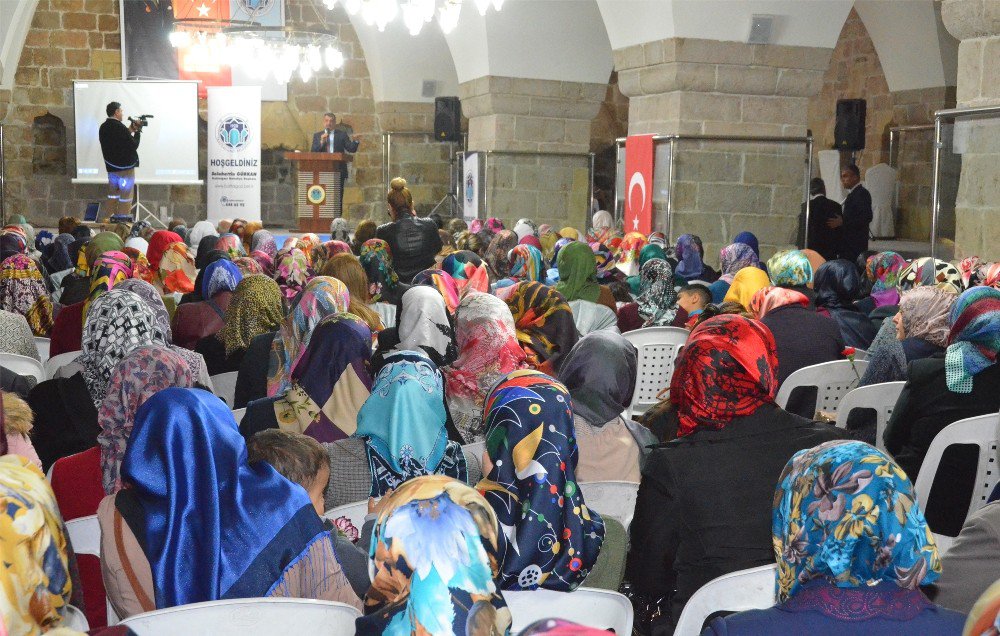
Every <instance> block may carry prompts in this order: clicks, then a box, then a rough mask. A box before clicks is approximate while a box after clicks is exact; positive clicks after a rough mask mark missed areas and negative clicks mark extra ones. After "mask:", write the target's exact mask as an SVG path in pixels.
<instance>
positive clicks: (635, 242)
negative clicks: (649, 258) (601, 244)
mask: <svg viewBox="0 0 1000 636" xmlns="http://www.w3.org/2000/svg"><path fill="white" fill-rule="evenodd" d="M644 247H646V237H645V235H643V234H642V233H641V232H629V233H628V234H626V235H625V238H624V239H623V240H622V244H621V245H620V246H619V247H618V264H617V265H615V267H617V268H618V271H620V272H621V273H622V274H625V275H626V276H638V275H639V254H640V253H641V252H642V248H644Z"/></svg>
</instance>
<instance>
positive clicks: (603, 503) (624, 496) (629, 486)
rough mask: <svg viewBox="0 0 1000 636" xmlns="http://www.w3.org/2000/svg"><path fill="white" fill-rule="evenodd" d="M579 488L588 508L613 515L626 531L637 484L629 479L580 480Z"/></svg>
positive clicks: (633, 511) (637, 492) (633, 507)
mask: <svg viewBox="0 0 1000 636" xmlns="http://www.w3.org/2000/svg"><path fill="white" fill-rule="evenodd" d="M580 490H581V492H583V500H584V501H586V502H587V507H588V508H590V509H591V510H596V511H597V512H598V513H599V514H601V515H607V516H609V517H614V518H615V519H617V520H618V521H620V522H621V524H622V525H623V526H625V531H626V532H627V531H628V527H629V525H631V523H632V517H633V516H634V515H635V498H636V495H638V494H639V484H634V483H632V482H630V481H584V482H580Z"/></svg>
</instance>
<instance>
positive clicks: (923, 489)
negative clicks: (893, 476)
mask: <svg viewBox="0 0 1000 636" xmlns="http://www.w3.org/2000/svg"><path fill="white" fill-rule="evenodd" d="M952 444H975V445H976V446H978V447H979V461H978V462H977V465H976V481H975V482H974V483H975V488H974V489H973V491H972V498H971V501H969V508H968V512H967V513H966V515H968V514H971V513H973V512H975V511H977V510H979V509H980V508H982V507H983V506H985V505H986V500H987V499H989V496H990V493H991V492H992V491H993V488H994V487H996V485H997V481H998V477H1000V473H998V467H997V447H998V445H1000V414H998V413H988V414H987V415H980V416H978V417H969V418H966V419H964V420H959V421H957V422H953V423H951V424H949V425H948V426H946V427H944V429H942V430H941V432H939V433H938V434H937V435H935V436H934V441H932V442H931V445H930V448H928V449H927V454H926V455H924V461H923V463H921V464H920V472H919V473H918V474H917V480H916V482H915V483H914V484H913V489H914V490H915V491H916V493H917V501H919V502H920V507H921V508H922V509H924V510H926V509H927V502H928V501H929V499H930V494H931V486H932V485H933V484H934V476H935V475H936V473H937V471H938V466H939V465H940V464H941V456H942V455H943V454H944V451H945V449H946V448H948V447H949V446H951V445H952ZM947 494H948V496H953V495H954V493H951V492H949V493H947ZM931 530H932V531H933V530H934V528H931ZM934 536H935V537H943V538H945V540H944V541H940V542H939V545H938V548H939V549H940V550H941V551H942V552H943V551H944V550H946V549H947V548H948V547H949V545H950V544H951V541H950V540H947V535H942V534H938V533H935V534H934Z"/></svg>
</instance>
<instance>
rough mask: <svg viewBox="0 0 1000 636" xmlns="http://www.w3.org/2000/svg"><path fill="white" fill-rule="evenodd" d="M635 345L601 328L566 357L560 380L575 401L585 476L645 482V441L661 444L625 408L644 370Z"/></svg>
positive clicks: (579, 473)
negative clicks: (641, 474) (642, 474)
mask: <svg viewBox="0 0 1000 636" xmlns="http://www.w3.org/2000/svg"><path fill="white" fill-rule="evenodd" d="M637 365H638V352H637V351H636V348H635V346H634V345H633V344H632V343H630V342H629V341H628V340H626V339H625V338H623V337H621V336H620V335H619V334H616V333H612V332H608V331H596V332H594V333H592V334H589V335H587V336H584V337H583V338H581V339H580V341H579V342H577V343H576V346H575V347H573V349H572V350H571V351H570V352H569V355H568V356H566V361H565V362H564V363H563V365H562V368H561V369H559V381H560V382H562V383H563V384H564V385H565V386H566V389H567V390H568V391H569V394H570V397H571V398H572V403H573V422H574V429H575V431H576V442H577V444H578V445H579V447H580V462H579V464H577V467H576V474H577V477H579V479H580V480H582V481H604V480H622V481H631V482H634V483H636V484H638V483H639V469H640V466H641V464H642V461H641V459H642V451H641V448H640V443H642V444H643V445H645V444H647V443H654V444H655V443H656V440H655V438H653V437H652V435H650V434H649V433H648V431H647V432H646V435H643V436H642V438H641V440H642V441H641V442H640V441H639V439H637V437H636V436H637V435H642V431H640V430H639V429H641V428H642V427H640V426H639V425H637V424H635V423H633V422H626V421H625V419H624V418H623V417H622V412H624V411H625V409H627V408H628V406H629V404H631V402H632V392H633V390H634V389H635V380H636V375H637V371H638V367H637Z"/></svg>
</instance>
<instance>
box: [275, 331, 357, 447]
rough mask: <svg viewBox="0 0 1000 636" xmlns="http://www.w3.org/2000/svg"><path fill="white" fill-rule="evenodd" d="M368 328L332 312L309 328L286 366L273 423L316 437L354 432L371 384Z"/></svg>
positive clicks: (331, 437) (331, 438) (340, 436)
mask: <svg viewBox="0 0 1000 636" xmlns="http://www.w3.org/2000/svg"><path fill="white" fill-rule="evenodd" d="M371 350H372V332H371V330H370V329H369V328H368V325H366V324H365V323H364V321H362V320H361V319H360V318H358V317H357V316H355V315H353V314H332V315H330V316H327V317H326V318H324V319H323V320H321V321H320V322H319V324H318V325H316V328H315V329H313V333H312V336H311V337H310V338H309V345H308V346H307V347H306V349H305V352H304V353H303V354H302V357H301V358H300V359H299V361H298V363H297V364H296V365H295V367H294V368H293V369H292V376H291V386H289V388H288V390H287V391H286V392H285V394H284V395H282V396H281V397H279V398H278V400H277V401H276V402H275V403H274V414H275V417H276V419H277V420H278V426H279V427H280V428H281V429H282V430H285V431H294V432H296V433H304V434H306V435H308V436H310V437H312V438H314V439H316V440H318V441H320V442H333V441H336V440H338V439H344V438H346V437H350V436H351V435H353V434H354V431H355V430H356V429H357V426H358V425H357V421H358V411H360V410H361V406H362V405H363V404H364V403H365V400H367V399H368V396H369V394H370V393H371V388H372V376H371V370H370V368H369V366H370V365H369V358H370V357H371Z"/></svg>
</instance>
